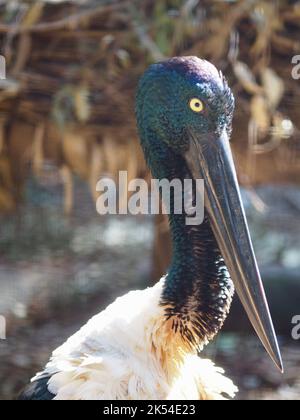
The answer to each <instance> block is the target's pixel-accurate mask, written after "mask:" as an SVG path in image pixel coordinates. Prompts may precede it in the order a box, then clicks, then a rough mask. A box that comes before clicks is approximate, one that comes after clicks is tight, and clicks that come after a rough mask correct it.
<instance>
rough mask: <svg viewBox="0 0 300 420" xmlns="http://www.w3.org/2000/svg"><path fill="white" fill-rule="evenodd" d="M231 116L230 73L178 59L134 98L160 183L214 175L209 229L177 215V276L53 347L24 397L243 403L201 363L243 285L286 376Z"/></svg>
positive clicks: (126, 299) (128, 298)
mask: <svg viewBox="0 0 300 420" xmlns="http://www.w3.org/2000/svg"><path fill="white" fill-rule="evenodd" d="M233 111H234V98H233V95H232V93H231V90H230V88H229V87H228V84H227V82H226V80H225V78H224V77H223V75H222V74H221V73H220V72H218V71H217V69H216V68H215V67H214V66H213V65H212V64H210V63H209V62H207V61H204V60H200V59H199V58H196V57H181V58H173V59H170V60H168V61H165V62H163V63H159V64H155V65H152V66H150V68H149V69H148V70H147V71H146V73H145V74H144V76H143V77H142V79H141V81H140V84H139V88H138V93H137V101H136V115H137V122H138V129H139V134H140V139H141V145H142V148H143V151H144V154H145V157H146V160H147V162H148V165H149V167H150V169H151V171H152V174H153V176H154V177H155V178H157V179H168V180H172V179H175V178H176V179H181V180H184V179H191V178H192V179H194V180H195V179H200V178H201V179H204V183H205V218H204V222H203V223H202V224H201V225H199V226H195V225H194V226H190V225H186V223H185V217H186V214H175V212H174V213H173V214H171V215H170V217H169V218H170V227H171V231H172V238H173V249H174V251H173V260H172V264H171V267H170V269H169V271H168V273H167V275H166V276H165V277H164V278H162V279H161V280H160V281H159V282H158V283H157V284H156V285H155V286H154V287H150V288H148V289H146V290H142V291H133V292H130V293H128V294H126V295H125V296H123V297H120V298H118V299H117V300H116V301H115V302H114V303H112V304H111V305H110V306H108V307H107V308H106V309H105V310H104V311H103V312H101V313H100V314H99V315H96V316H95V317H94V318H92V319H91V320H90V321H89V322H88V323H87V325H86V326H84V327H83V328H82V329H81V330H80V331H79V332H77V333H76V334H75V335H73V336H72V337H71V338H70V339H69V340H68V341H67V342H66V343H65V344H63V345H62V346H61V347H59V348H58V349H57V350H55V351H54V353H53V354H52V356H51V359H50V361H49V363H48V364H47V366H46V368H45V369H44V371H43V372H41V373H39V374H37V375H36V376H35V377H34V378H33V379H32V382H31V385H30V386H29V387H28V388H27V389H26V390H25V392H24V393H23V394H22V396H21V397H20V398H21V399H29V400H48V399H57V400H88V399H94V400H100V399H112V400H117V399H130V400H138V399H179V400H182V399H200V400H211V399H221V398H231V397H234V395H235V393H236V391H237V389H236V387H235V386H234V385H233V383H232V382H231V380H229V379H227V378H226V377H225V376H223V373H224V372H223V371H222V370H221V369H219V368H216V367H215V366H214V364H213V363H212V362H211V361H209V360H203V359H201V358H200V357H199V356H198V355H199V351H200V350H201V349H202V348H203V346H204V345H206V344H207V343H208V342H209V341H210V340H212V339H213V338H214V337H215V335H216V334H217V333H218V331H219V330H220V328H221V327H222V325H223V323H224V320H225V318H226V316H227V314H228V311H229V308H230V304H231V301H232V296H233V292H234V286H235V288H236V290H237V293H238V295H239V297H240V299H241V301H242V304H243V305H244V307H245V310H246V312H247V314H248V316H249V318H250V320H251V322H252V324H253V327H254V328H255V330H256V332H257V334H258V336H259V338H260V339H261V341H262V343H263V345H264V346H265V348H266V350H267V351H268V353H269V354H270V356H271V357H272V359H273V360H274V362H275V363H276V365H277V366H278V367H279V368H280V369H282V362H281V356H280V351H279V348H278V344H277V340H276V336H275V332H274V328H273V325H272V320H271V317H270V313H269V309H268V304H267V301H266V297H265V293H264V289H263V285H262V282H261V279H260V274H259V270H258V267H257V263H256V259H255V255H254V252H253V248H252V244H251V239H250V235H249V231H248V227H247V222H246V218H245V214H244V209H243V205H242V201H241V196H240V190H239V186H238V181H237V176H236V171H235V167H234V163H233V159H232V154H231V150H230V145H229V137H230V133H231V126H232V116H233ZM194 194H195V191H194ZM173 198H174V197H173ZM231 279H232V281H233V282H232V281H231ZM233 285H234V286H233Z"/></svg>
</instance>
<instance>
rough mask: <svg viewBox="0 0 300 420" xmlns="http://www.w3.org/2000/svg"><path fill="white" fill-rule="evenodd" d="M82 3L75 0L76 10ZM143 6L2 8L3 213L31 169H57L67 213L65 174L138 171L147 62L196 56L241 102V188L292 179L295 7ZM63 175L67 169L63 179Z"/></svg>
mask: <svg viewBox="0 0 300 420" xmlns="http://www.w3.org/2000/svg"><path fill="white" fill-rule="evenodd" d="M82 3H83V4H82ZM292 3H293V2H289V1H284V0H282V1H278V2H269V1H261V0H240V1H238V0H237V1H233V2H225V1H212V0H209V1H208V0H203V1H201V2H200V1H198V0H160V1H157V2H153V1H151V0H136V1H126V0H123V1H120V0H116V1H113V0H111V1H86V2H75V1H69V2H64V1H62V2H56V3H55V4H53V3H52V4H51V3H49V2H47V1H34V2H33V1H19V2H4V3H3V2H2V6H0V16H1V18H0V19H1V20H0V45H1V53H2V54H3V55H5V57H6V60H7V67H8V68H7V74H8V79H7V80H6V81H0V116H1V118H0V210H2V211H11V210H12V209H13V208H15V206H16V205H17V203H18V202H19V200H20V198H21V197H22V186H23V184H24V181H25V180H26V177H27V176H28V174H29V173H30V171H31V170H33V171H34V173H35V174H36V175H37V176H40V175H41V173H42V171H43V166H44V163H45V162H47V161H49V160H50V161H51V162H53V163H54V164H55V165H57V166H58V167H59V168H61V169H62V171H61V173H62V182H64V184H65V189H66V200H65V210H66V211H70V210H71V208H72V200H71V193H70V191H71V190H72V185H70V183H71V182H72V176H70V174H71V173H76V174H78V175H79V176H80V177H82V178H84V179H85V180H86V181H87V182H88V184H89V185H90V187H91V190H92V194H93V196H94V197H95V191H94V190H95V180H96V179H97V178H98V177H99V176H100V175H101V174H102V173H105V172H109V173H111V174H112V175H116V173H117V171H118V170H120V169H122V170H125V169H128V170H129V171H130V176H131V177H137V176H146V168H145V164H144V161H143V158H142V156H141V153H140V150H139V147H138V141H137V136H136V131H135V122H134V91H135V87H136V84H137V80H138V78H139V76H140V75H141V73H142V72H143V71H144V69H145V68H146V66H147V65H148V64H149V63H151V62H153V61H157V60H160V59H163V58H165V57H169V56H172V55H186V54H195V55H198V56H201V57H206V58H208V59H210V60H212V61H213V62H214V63H215V64H217V65H218V66H219V67H220V68H222V69H223V71H224V72H225V73H226V75H228V77H229V79H230V84H231V85H232V86H233V88H234V92H235V94H236V97H237V99H238V107H237V114H236V121H235V127H236V130H235V132H234V138H233V144H234V146H235V149H236V152H237V155H238V157H239V159H238V164H239V167H240V175H241V180H242V182H244V183H246V184H252V183H255V182H264V181H267V180H270V179H272V180H275V181H282V180H295V179H296V178H297V179H298V180H299V167H300V141H299V128H298V127H297V124H298V121H299V106H298V105H299V102H300V101H299V94H300V84H299V82H297V81H295V80H293V78H292V77H291V71H292V64H291V59H292V56H293V55H295V54H296V53H297V52H299V51H300V43H299V41H298V39H300V38H299V32H300V25H299V16H300V8H299V4H298V5H297V4H296V5H293V4H292ZM68 171H69V172H68Z"/></svg>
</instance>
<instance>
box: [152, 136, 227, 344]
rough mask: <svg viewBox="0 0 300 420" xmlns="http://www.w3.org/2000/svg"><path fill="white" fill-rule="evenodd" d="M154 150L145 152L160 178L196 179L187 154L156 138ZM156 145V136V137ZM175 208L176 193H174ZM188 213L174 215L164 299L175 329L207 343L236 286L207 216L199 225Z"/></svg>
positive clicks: (218, 326) (225, 314)
mask: <svg viewBox="0 0 300 420" xmlns="http://www.w3.org/2000/svg"><path fill="white" fill-rule="evenodd" d="M155 145H156V148H154V150H156V153H155V155H154V154H153V148H151V149H152V151H151V152H150V150H149V151H148V153H147V152H146V156H148V163H149V166H150V167H151V169H152V173H153V176H154V177H155V178H158V179H163V178H166V179H168V180H169V181H171V180H173V179H175V178H176V179H180V180H181V181H182V182H183V181H184V179H191V178H192V176H191V174H190V172H189V170H188V167H187V165H186V162H185V160H184V158H183V157H182V156H180V155H176V154H175V153H174V152H173V151H172V150H170V149H169V148H167V147H166V146H165V145H164V142H162V141H161V142H156V144H155ZM151 146H152V147H153V141H152V142H151ZM171 208H172V197H171ZM187 216H188V215H187V214H185V213H184V212H183V214H182V215H178V214H170V216H169V222H170V228H171V233H172V241H173V258H172V263H171V266H170V269H169V271H168V274H167V275H166V280H165V288H164V291H163V296H162V304H163V305H164V306H166V313H167V316H168V318H173V323H174V328H175V329H176V330H177V329H178V330H179V331H180V332H181V333H182V335H184V336H185V338H187V340H188V341H190V342H192V343H193V344H196V345H200V346H201V345H203V344H206V343H207V342H208V341H209V340H211V339H212V338H213V337H214V336H215V334H217V332H218V331H219V329H220V328H221V327H222V325H223V323H224V321H225V319H226V317H227V314H228V311H229V309H230V304H231V301H232V296H233V285H232V282H231V280H230V278H229V275H228V271H227V269H226V267H225V264H224V261H223V258H222V256H221V253H220V250H219V248H218V245H217V242H216V240H215V237H214V234H213V232H212V229H211V225H210V221H209V218H208V215H207V214H205V219H204V222H203V223H202V224H201V225H198V226H189V225H187V224H186V217H187Z"/></svg>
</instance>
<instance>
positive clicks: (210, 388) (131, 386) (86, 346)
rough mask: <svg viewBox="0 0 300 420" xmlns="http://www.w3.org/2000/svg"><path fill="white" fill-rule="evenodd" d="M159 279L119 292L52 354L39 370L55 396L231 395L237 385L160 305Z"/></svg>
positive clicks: (82, 397) (198, 397) (210, 398)
mask: <svg viewBox="0 0 300 420" xmlns="http://www.w3.org/2000/svg"><path fill="white" fill-rule="evenodd" d="M163 282H164V279H162V280H161V281H160V282H159V283H157V284H156V285H155V286H154V287H151V288H148V289H146V290H143V291H134V292H130V293H128V294H126V295H125V296H123V297H121V298H118V299H117V300H116V301H115V302H114V303H113V304H111V305H110V306H108V307H107V308H106V309H105V310H104V311H103V312H101V313H100V314H98V315H96V316H95V317H94V318H92V319H91V320H90V321H89V322H88V323H87V324H86V325H85V326H84V327H83V328H82V329H81V330H80V331H78V332H77V333H76V334H75V335H73V336H72V337H71V338H70V339H69V340H68V341H67V342H66V343H65V344H63V345H62V346H61V347H59V348H58V349H57V350H56V351H55V352H54V353H53V355H52V357H51V360H50V362H49V363H48V365H47V366H46V369H45V371H44V372H42V373H39V374H38V375H37V376H36V377H35V378H34V379H33V381H35V380H37V379H40V378H42V377H47V376H49V375H50V376H51V379H50V381H49V384H48V387H49V391H50V392H51V393H53V394H54V395H55V396H56V397H55V399H57V400H91V399H94V400H101V399H112V400H119V399H130V400H140V399H150V400H151V399H152V400H157V399H158V400H160V399H178V400H185V399H200V400H215V399H224V396H225V397H234V395H235V393H236V391H237V388H236V387H235V386H234V385H233V383H232V382H231V381H230V380H229V379H227V378H225V377H224V376H223V375H222V374H223V371H222V370H221V369H219V368H216V367H215V366H214V364H213V363H212V362H211V361H209V360H202V359H200V358H199V357H198V356H197V354H196V352H191V348H190V347H189V346H187V345H186V344H185V343H184V341H183V340H182V338H181V336H180V334H179V333H175V332H174V330H173V329H172V322H171V321H167V320H166V317H165V314H164V308H163V307H162V306H160V304H159V302H160V297H161V294H162V287H163Z"/></svg>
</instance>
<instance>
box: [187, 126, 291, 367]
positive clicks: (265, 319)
mask: <svg viewBox="0 0 300 420" xmlns="http://www.w3.org/2000/svg"><path fill="white" fill-rule="evenodd" d="M185 158H186V161H187V164H188V166H189V168H190V171H191V173H192V176H193V178H194V179H204V184H205V207H206V211H207V213H208V216H209V219H210V223H211V226H212V230H213V232H214V235H215V238H216V240H217V242H218V245H219V248H220V251H221V254H222V256H223V258H224V260H225V263H226V265H227V268H228V270H229V273H230V276H231V278H232V280H233V282H234V285H235V288H236V291H237V293H238V295H239V298H240V300H241V302H242V304H243V306H244V308H245V310H246V312H247V314H248V317H249V319H250V321H251V323H252V325H253V327H254V329H255V331H256V333H257V335H258V337H259V338H260V340H261V342H262V343H263V345H264V347H265V349H266V350H267V352H268V353H269V355H270V356H271V358H272V359H273V361H274V362H275V364H276V365H277V366H278V368H279V369H280V370H281V371H282V372H283V365H282V360H281V355H280V350H279V346H278V342H277V338H276V335H275V331H274V327H273V323H272V319H271V315H270V311H269V307H268V303H267V299H266V295H265V291H264V287H263V284H262V281H261V277H260V273H259V269H258V266H257V262H256V258H255V255H254V250H253V246H252V242H251V238H250V234H249V229H248V225H247V220H246V216H245V211H244V208H243V204H242V200H241V194H240V189H239V185H238V180H237V175H236V170H235V166H234V163H233V158H232V153H231V149H230V144H229V139H228V134H227V132H226V131H224V132H223V133H222V134H221V135H220V136H217V135H216V134H211V135H210V136H208V137H207V138H206V139H205V140H204V139H203V137H202V136H201V138H200V137H199V136H197V135H196V134H195V133H193V132H190V149H189V151H188V152H187V153H186V156H185Z"/></svg>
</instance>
